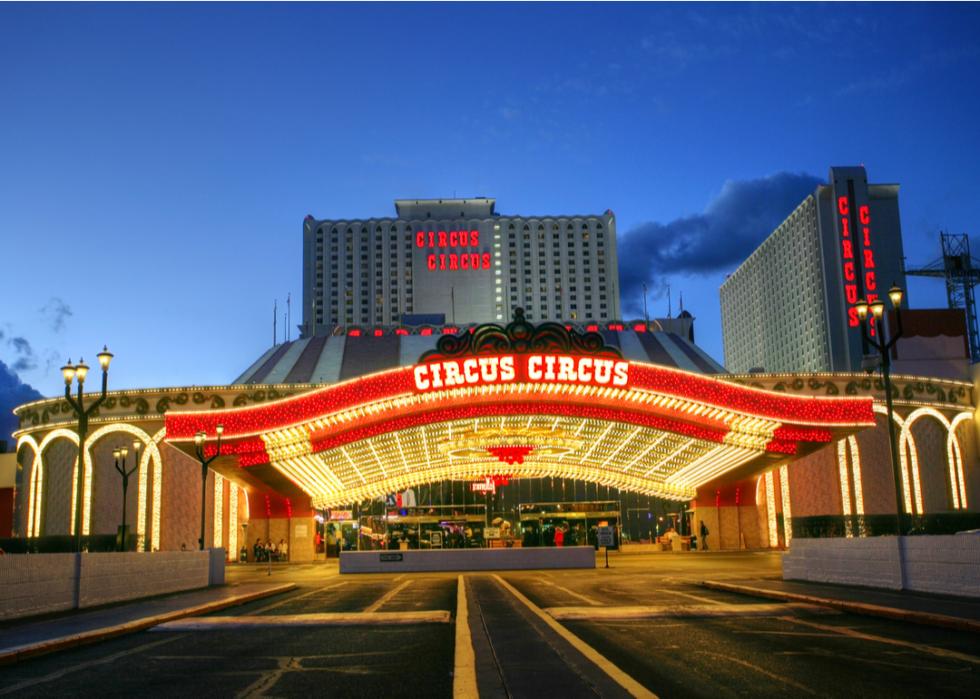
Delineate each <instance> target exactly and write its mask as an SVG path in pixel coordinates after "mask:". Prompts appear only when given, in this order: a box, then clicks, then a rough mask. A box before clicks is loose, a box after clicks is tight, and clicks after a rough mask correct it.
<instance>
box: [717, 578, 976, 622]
mask: <svg viewBox="0 0 980 699" xmlns="http://www.w3.org/2000/svg"><path fill="white" fill-rule="evenodd" d="M701 584H702V585H703V586H704V587H707V588H710V589H712V590H723V591H725V592H736V593H739V594H744V595H751V596H753V597H764V598H767V599H776V600H782V601H786V602H807V603H809V604H818V605H821V606H825V607H832V608H834V609H839V610H841V611H844V612H850V613H852V614H864V615H867V616H878V617H884V618H886V619H896V620H899V621H907V622H911V623H915V624H924V625H926V626H939V627H942V628H947V629H958V630H960V631H973V632H980V599H973V598H969V597H944V596H939V595H927V594H922V593H915V592H897V591H892V590H878V589H871V588H865V587H848V586H845V585H832V584H829V583H812V582H802V581H796V580H778V579H777V580H746V581H744V582H716V581H711V580H705V581H703V582H702V583H701Z"/></svg>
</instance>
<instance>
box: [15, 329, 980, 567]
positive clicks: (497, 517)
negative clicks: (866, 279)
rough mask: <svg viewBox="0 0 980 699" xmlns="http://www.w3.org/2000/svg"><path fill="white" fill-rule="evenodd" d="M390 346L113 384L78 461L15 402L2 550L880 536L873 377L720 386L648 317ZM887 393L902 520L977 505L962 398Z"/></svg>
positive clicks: (445, 332)
mask: <svg viewBox="0 0 980 699" xmlns="http://www.w3.org/2000/svg"><path fill="white" fill-rule="evenodd" d="M398 330H399V329H398V328H371V329H369V328H363V329H347V330H346V332H336V333H334V334H332V335H330V336H317V337H312V338H307V339H301V340H296V341H294V342H287V343H283V344H280V345H277V346H275V347H272V348H270V349H269V351H267V352H266V353H264V354H263V356H262V357H260V358H259V359H258V360H257V361H256V362H255V363H254V364H253V365H252V367H250V368H249V369H248V370H246V372H245V373H243V374H242V375H241V376H240V377H239V378H238V379H237V380H236V381H235V382H234V383H233V384H231V385H227V386H210V387H204V386H195V387H187V388H158V389H152V388H146V389H137V390H127V391H109V392H108V393H107V397H106V400H105V401H104V402H103V403H102V404H101V405H100V406H99V407H98V409H97V411H95V412H94V413H93V414H92V416H91V417H90V418H89V425H88V435H87V438H86V440H85V449H84V453H83V454H82V458H81V460H79V459H78V434H77V431H76V430H75V415H74V413H73V412H72V410H71V408H70V406H69V405H68V403H67V402H66V401H65V399H64V398H51V399H46V400H41V401H36V402H33V403H29V404H26V405H23V406H20V407H19V408H17V410H16V414H17V416H18V417H19V420H20V429H19V431H18V432H17V433H16V435H15V436H16V438H17V484H16V491H15V514H14V529H15V536H22V537H27V538H28V539H31V540H35V541H37V542H38V544H39V546H40V544H41V542H43V541H45V540H46V539H50V538H51V537H67V536H74V535H75V534H76V526H80V527H81V534H82V536H83V537H99V536H109V537H111V536H114V535H116V534H117V531H118V528H119V524H120V520H121V517H123V516H125V521H126V525H127V528H128V531H129V534H130V536H129V537H128V538H127V544H126V546H127V548H130V549H133V550H138V551H158V550H174V551H179V550H181V549H184V548H186V549H194V548H197V547H198V539H199V537H200V528H201V523H202V514H203V521H204V528H205V544H206V545H207V547H215V548H219V547H220V548H224V549H225V551H227V552H228V558H229V560H232V561H240V560H247V561H253V560H255V558H256V556H255V553H256V551H257V550H258V548H257V544H259V545H263V544H265V542H271V543H272V544H273V545H276V544H278V543H279V542H282V543H284V544H285V547H284V549H285V551H286V553H284V554H283V555H282V558H283V559H287V558H288V560H290V561H310V560H314V559H316V558H317V557H321V558H322V557H324V556H330V557H332V556H336V555H338V553H339V552H340V551H341V550H344V551H352V550H372V549H388V550H405V549H409V550H412V549H433V548H437V549H445V548H528V547H549V546H555V545H564V546H574V545H582V546H597V545H598V544H599V543H600V542H599V540H598V538H597V534H598V532H599V531H600V530H601V529H603V528H605V527H611V528H612V529H613V531H614V532H615V541H614V545H615V546H619V547H621V548H622V549H623V550H624V552H627V551H629V550H630V549H631V547H632V548H637V549H639V548H641V547H642V548H643V549H644V550H648V549H654V548H656V549H660V548H664V546H663V545H662V544H661V543H660V542H663V541H666V539H665V538H664V537H665V536H668V532H670V531H671V530H673V533H672V534H673V536H679V537H681V538H682V540H683V541H684V543H685V548H686V545H687V542H689V541H690V537H691V535H693V536H694V537H695V539H694V542H693V543H694V546H695V547H696V546H697V545H698V543H699V542H698V541H697V538H698V535H699V533H703V532H708V536H707V542H706V543H707V545H708V548H709V550H712V549H714V550H719V549H720V550H737V549H771V548H785V547H788V546H790V545H791V543H792V536H793V526H794V525H793V522H794V520H797V525H799V524H800V522H803V521H816V520H819V519H820V518H825V517H837V518H840V517H842V516H843V517H844V518H845V519H844V520H843V521H845V522H850V523H852V524H851V525H848V526H852V525H853V526H862V525H860V524H859V522H860V521H863V520H861V518H873V517H874V516H877V515H881V516H884V515H889V514H891V515H892V518H893V520H892V521H894V511H895V503H896V492H895V486H894V483H895V479H894V477H893V471H892V466H891V462H890V457H889V450H888V430H887V423H886V420H885V415H886V410H885V407H884V393H883V387H882V384H881V381H880V379H879V378H878V377H877V376H873V375H869V374H865V373H853V374H849V373H840V374H786V375H774V374H745V375H732V374H728V373H725V372H724V370H723V369H722V368H721V367H720V366H718V365H717V364H715V363H714V362H713V361H712V360H711V359H710V358H709V357H708V356H707V355H706V354H704V353H703V352H702V351H701V350H700V349H699V348H697V346H696V345H694V344H693V342H690V341H689V340H688V339H686V338H684V337H682V336H680V335H677V334H675V333H672V332H666V331H664V329H663V328H661V327H659V326H658V325H657V324H656V323H655V322H654V323H648V322H632V323H623V322H612V323H608V324H604V325H602V326H597V325H596V326H588V327H577V326H569V325H560V324H555V323H541V324H536V325H535V324H532V323H530V322H528V321H526V320H524V318H523V316H522V315H521V314H520V313H517V314H516V317H515V320H514V322H512V323H510V324H509V325H506V326H503V325H497V324H484V325H474V326H468V327H455V326H453V327H450V326H442V327H428V328H423V329H421V330H420V329H412V330H411V331H408V330H404V329H401V330H402V331H401V332H397V331H398ZM422 330H426V331H427V332H422ZM93 383H95V382H93ZM892 383H893V387H894V391H893V397H894V408H895V412H894V419H895V428H896V439H897V443H898V445H899V447H900V457H901V458H900V461H901V468H902V481H901V488H902V492H901V493H900V494H899V496H900V498H901V499H902V501H903V502H904V503H905V507H906V512H907V513H909V514H911V515H922V516H926V515H929V514H931V513H948V512H955V511H965V510H968V509H970V508H971V507H974V506H975V503H977V502H980V479H978V477H977V473H976V462H977V440H976V419H975V412H976V405H975V398H974V386H973V384H972V383H970V382H968V381H957V380H952V379H940V378H935V379H933V378H926V377H916V376H905V375H900V374H899V375H895V376H893V377H892ZM121 446H124V447H127V449H128V450H129V454H130V463H129V466H130V468H132V467H133V466H135V467H136V468H135V470H133V472H132V473H133V475H132V486H131V487H130V488H129V489H128V491H127V494H126V501H125V503H124V502H123V499H122V493H121V490H120V478H119V474H118V473H117V471H116V469H115V463H117V462H118V459H119V453H118V452H116V454H115V455H114V450H117V449H119V448H120V447H121ZM134 460H135V463H134ZM202 460H203V461H204V462H206V467H205V469H206V473H207V476H206V482H205V485H204V509H203V513H202V502H201V500H202V482H201V473H202ZM78 469H81V473H79V470H78ZM76 503H78V504H77V505H76ZM124 506H125V510H123V508H124ZM76 507H80V508H81V509H80V512H76ZM123 512H125V515H123ZM848 518H850V519H848ZM869 521H870V520H869ZM76 522H78V523H79V524H78V525H76ZM556 537H557V541H556ZM704 543H705V542H704V541H701V542H700V544H701V547H702V548H703V545H704ZM667 548H678V547H677V546H667Z"/></svg>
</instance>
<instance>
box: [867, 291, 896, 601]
mask: <svg viewBox="0 0 980 699" xmlns="http://www.w3.org/2000/svg"><path fill="white" fill-rule="evenodd" d="M902 295H903V292H902V289H901V288H900V287H898V286H892V288H891V289H889V290H888V298H889V300H891V302H892V306H893V307H894V308H895V321H896V325H897V326H898V327H897V329H896V331H895V332H894V333H891V337H890V338H889V339H888V340H887V342H886V341H885V339H884V328H883V324H882V323H881V319H882V316H883V315H884V314H885V302H884V301H882V300H881V299H875V300H874V301H872V302H871V303H868V302H867V301H865V300H864V299H858V302H857V304H856V306H855V308H856V310H857V314H858V318H860V319H861V321H862V322H861V335H862V336H863V337H864V341H865V342H867V343H868V344H869V345H871V346H872V347H874V348H875V349H876V350H878V354H879V355H880V357H881V377H882V381H883V383H884V386H885V406H886V409H887V413H888V414H887V419H888V446H889V450H890V451H891V457H892V476H893V477H894V479H895V527H896V534H897V535H898V536H901V535H902V504H903V503H902V470H901V466H899V462H898V449H897V447H896V446H895V417H894V409H893V407H892V380H891V365H892V362H891V350H892V348H893V347H894V346H895V343H896V342H898V338H900V337H901V336H902V308H901V306H902ZM869 310H870V311H871V314H872V316H873V317H874V319H875V323H876V325H877V326H878V338H879V339H878V340H873V339H871V338H870V337H869V336H868V330H867V328H866V327H865V324H864V322H863V321H864V320H865V319H867V317H868V311H869ZM899 550H901V547H900V548H899ZM903 587H904V582H903Z"/></svg>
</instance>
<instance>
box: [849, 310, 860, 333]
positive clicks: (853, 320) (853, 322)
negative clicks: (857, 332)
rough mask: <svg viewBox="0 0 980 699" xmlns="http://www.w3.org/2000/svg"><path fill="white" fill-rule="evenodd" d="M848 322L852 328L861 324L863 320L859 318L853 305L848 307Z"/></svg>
mask: <svg viewBox="0 0 980 699" xmlns="http://www.w3.org/2000/svg"><path fill="white" fill-rule="evenodd" d="M847 324H848V325H849V326H851V327H852V328H856V327H857V326H859V325H860V324H861V320H860V319H859V318H858V312H857V309H856V308H854V307H853V306H852V307H851V308H848V309H847Z"/></svg>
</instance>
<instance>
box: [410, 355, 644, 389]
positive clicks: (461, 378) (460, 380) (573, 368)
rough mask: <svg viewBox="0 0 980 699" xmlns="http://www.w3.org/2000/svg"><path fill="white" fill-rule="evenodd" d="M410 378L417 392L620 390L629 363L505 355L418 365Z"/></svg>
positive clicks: (591, 358) (595, 359)
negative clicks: (531, 387) (562, 387)
mask: <svg viewBox="0 0 980 699" xmlns="http://www.w3.org/2000/svg"><path fill="white" fill-rule="evenodd" d="M413 375H414V377H415V389H416V390H417V391H420V392H421V391H431V390H437V389H442V388H456V387H458V386H483V385H487V384H501V383H514V382H516V381H526V382H529V383H570V384H581V385H585V386H616V387H617V388H623V387H625V386H627V385H628V384H629V362H627V361H624V360H612V359H603V358H601V357H572V356H569V355H558V354H526V355H513V354H505V355H496V356H489V357H469V358H467V359H447V360H444V361H441V362H430V363H427V364H419V365H418V366H416V367H415V369H414V371H413Z"/></svg>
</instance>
